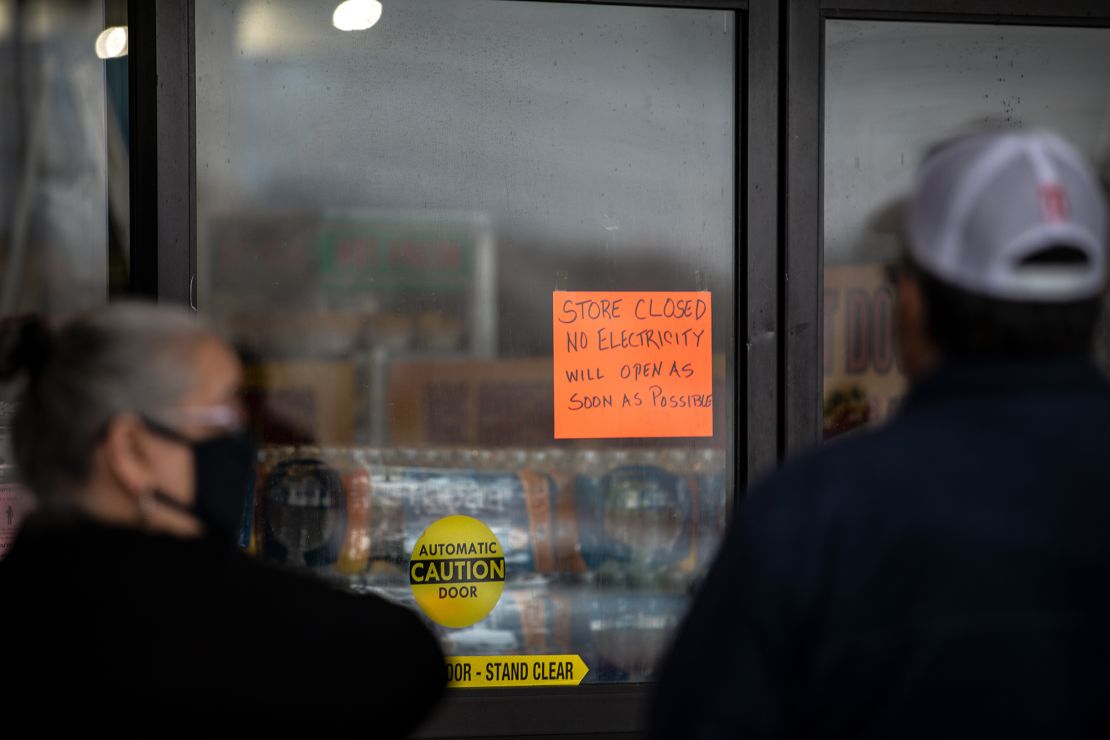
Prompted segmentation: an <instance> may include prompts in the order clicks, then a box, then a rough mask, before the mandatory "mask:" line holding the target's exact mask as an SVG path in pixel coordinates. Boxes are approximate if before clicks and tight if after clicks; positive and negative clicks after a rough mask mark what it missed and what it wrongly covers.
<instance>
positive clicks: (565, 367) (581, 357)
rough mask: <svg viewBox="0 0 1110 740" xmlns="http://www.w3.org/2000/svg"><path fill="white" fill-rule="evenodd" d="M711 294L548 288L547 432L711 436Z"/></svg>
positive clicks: (559, 436) (559, 435) (576, 436)
mask: <svg viewBox="0 0 1110 740" xmlns="http://www.w3.org/2000/svg"><path fill="white" fill-rule="evenodd" d="M711 307H712V301H711V300H710V294H709V292H708V291H699V292H675V293H660V292H589V293H574V292H567V291H555V293H554V294H553V295H552V340H553V342H554V355H555V438H556V439H586V438H595V439H596V438H600V437H710V436H712V435H713V362H712V349H713V336H712V329H711V325H712V318H711Z"/></svg>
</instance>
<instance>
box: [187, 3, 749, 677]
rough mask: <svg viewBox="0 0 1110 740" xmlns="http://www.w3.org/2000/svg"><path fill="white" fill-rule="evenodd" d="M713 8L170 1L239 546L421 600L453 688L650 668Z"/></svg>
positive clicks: (695, 297) (708, 416) (724, 269)
mask: <svg viewBox="0 0 1110 740" xmlns="http://www.w3.org/2000/svg"><path fill="white" fill-rule="evenodd" d="M352 8H353V9H354V10H352ZM367 9H369V10H370V11H372V13H371V14H370V15H369V16H368V15H367ZM379 10H380V11H381V12H380V15H379V14H378V11H379ZM356 11H357V12H356ZM735 21H736V18H735V16H734V14H733V13H732V12H725V11H712V10H691V9H663V8H647V7H632V6H606V5H597V4H589V5H584V4H572V3H542V2H511V1H505V0H453V1H452V2H450V3H445V2H442V0H406V1H405V2H397V3H381V4H380V7H379V6H378V4H377V3H367V2H360V3H343V4H342V5H341V6H339V7H337V6H336V3H335V2H334V1H332V2H299V1H297V2H294V1H292V0H289V1H287V2H260V1H259V2H253V1H247V0H244V1H242V2H222V3H197V5H196V29H195V31H196V32H195V38H196V157H197V159H196V173H197V214H198V215H197V267H198V305H199V306H200V309H201V311H202V312H203V313H205V314H206V315H207V316H209V317H210V318H211V319H212V320H213V321H214V322H216V323H217V324H218V325H219V326H221V327H222V328H223V329H224V330H225V331H226V332H227V333H228V334H229V335H230V336H232V337H233V338H234V340H235V341H236V343H237V344H238V345H239V347H240V348H241V349H242V351H243V353H244V356H245V357H247V360H248V365H249V367H248V384H249V389H248V396H249V403H250V406H251V408H252V410H253V412H254V414H255V422H254V424H255V431H256V433H257V434H258V435H259V437H260V438H261V440H262V441H263V442H264V447H263V450H262V452H261V458H260V462H259V469H258V476H257V482H256V492H255V497H254V502H253V504H252V509H251V511H250V512H248V514H247V523H246V526H245V527H244V532H243V545H244V546H245V547H247V548H248V549H249V550H250V551H251V552H252V553H254V554H255V555H256V556H258V557H261V558H265V559H268V560H273V561H276V562H281V563H285V564H288V565H293V566H296V567H301V568H305V569H308V570H310V571H312V572H314V573H316V574H318V575H319V576H320V577H323V578H328V579H333V580H335V581H337V582H339V583H341V584H342V585H344V586H345V587H348V588H351V589H355V590H364V591H372V592H376V593H379V594H384V595H386V596H387V597H389V598H393V599H396V600H398V601H401V602H403V603H406V604H409V605H410V606H412V608H414V609H418V610H420V611H421V612H422V613H423V614H424V615H425V616H426V617H427V619H428V622H429V625H431V626H433V627H434V628H435V629H436V630H437V632H438V634H439V635H440V636H441V638H442V642H443V645H444V647H445V649H446V650H447V652H448V654H449V655H451V656H456V657H458V656H468V657H466V659H465V660H464V659H462V658H459V660H457V661H456V663H455V668H453V670H456V671H457V673H455V674H453V678H454V679H455V684H456V685H458V686H478V685H500V686H517V685H541V686H547V685H566V684H577V683H578V682H580V681H583V677H584V681H585V683H593V682H598V683H600V682H636V681H645V680H650V678H651V676H652V672H653V669H654V666H655V664H656V662H657V660H658V658H659V656H660V654H661V651H662V650H663V648H664V646H665V644H666V642H667V640H668V638H669V635H670V633H671V631H672V630H673V629H674V628H675V627H676V626H677V624H678V622H679V620H680V619H681V617H682V616H683V614H684V611H685V609H686V606H687V602H688V596H689V594H690V592H691V590H692V588H693V586H694V584H695V583H696V582H697V579H698V578H699V577H700V576H701V575H702V574H703V573H704V571H705V569H706V567H707V566H708V564H709V563H710V561H711V559H712V557H713V555H714V552H715V549H716V546H717V543H718V542H719V539H720V537H721V534H722V531H723V528H724V525H725V517H726V503H727V501H728V499H729V498H730V496H731V492H732V490H733V486H734V476H733V474H732V472H731V471H732V470H733V469H734V467H735V457H734V450H735V440H734V432H733V430H734V428H735V427H736V422H737V420H736V418H735V412H734V409H735V396H734V393H735V391H734V388H735V378H734V373H735V368H734V355H735V335H736V326H735V323H734V314H735V310H734V309H735V306H734V293H735V288H736V267H735V263H736V248H737V245H736V238H735V233H736V224H737V220H738V218H739V214H737V213H736V191H735V188H736V182H735V176H734V171H735V167H736V146H737V131H736V121H735V117H734V110H735V103H736V88H737V81H736V78H735V65H736V54H737V44H738V42H737V30H736V22H735ZM341 27H342V28H348V27H351V28H355V27H357V28H358V29H359V30H352V31H343V30H340V28H341ZM574 321H577V322H579V323H578V324H577V326H575V327H574V329H573V330H572V329H571V328H569V326H570V323H571V322H574ZM579 329H581V330H582V331H581V332H579ZM636 352H640V354H636ZM632 358H636V359H632ZM637 407H638V410H637ZM459 516H461V517H466V518H465V519H452V518H451V517H459ZM464 561H465V562H464ZM539 655H551V656H561V658H560V659H559V660H545V661H539V660H537V661H531V662H528V661H527V659H526V658H527V656H539ZM483 656H484V658H485V661H484V662H483ZM503 658H504V659H503ZM517 658H521V659H522V660H516V659H517ZM579 661H580V663H579ZM491 663H492V664H496V665H497V666H498V667H497V668H494V669H490V670H488V671H485V672H479V671H477V670H476V668H475V667H476V666H480V665H481V666H488V665H490V664H491ZM514 666H515V667H514ZM520 666H528V669H527V674H524V673H521V671H522V669H521V668H520ZM536 666H541V667H543V666H546V667H544V668H543V670H537V669H536ZM585 670H588V673H583V672H584V671H585ZM468 671H469V672H468ZM480 676H485V678H481V677H480ZM468 677H469V678H468ZM490 677H492V678H490ZM471 679H473V680H471Z"/></svg>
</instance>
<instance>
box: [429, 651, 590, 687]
mask: <svg viewBox="0 0 1110 740" xmlns="http://www.w3.org/2000/svg"><path fill="white" fill-rule="evenodd" d="M589 672H590V669H589V668H588V667H587V666H586V664H585V663H584V662H583V661H582V658H581V657H580V656H577V655H460V656H456V657H453V658H448V659H447V685H448V686H452V687H454V688H458V689H482V688H503V687H506V686H577V685H578V684H580V683H582V679H583V678H585V677H586V674H587V673H589Z"/></svg>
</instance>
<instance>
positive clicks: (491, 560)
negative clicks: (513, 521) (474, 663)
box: [409, 515, 505, 628]
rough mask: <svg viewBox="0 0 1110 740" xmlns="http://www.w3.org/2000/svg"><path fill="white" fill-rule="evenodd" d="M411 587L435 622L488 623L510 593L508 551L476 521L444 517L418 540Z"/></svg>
mask: <svg viewBox="0 0 1110 740" xmlns="http://www.w3.org/2000/svg"><path fill="white" fill-rule="evenodd" d="M409 585H410V586H411V587H412V593H413V596H415V597H416V603H417V604H418V605H419V606H420V608H421V609H422V610H423V611H424V613H425V614H427V615H428V617H430V618H431V619H432V621H434V622H436V623H437V624H441V625H443V626H444V627H454V628H458V627H469V626H470V625H472V624H474V623H475V622H479V621H481V620H482V619H485V617H486V615H487V614H489V613H490V611H492V610H493V607H494V606H496V605H497V602H498V600H499V599H500V598H501V592H502V591H504V590H505V552H504V551H503V550H502V549H501V543H500V542H498V541H497V537H495V536H494V534H493V532H492V531H491V530H490V528H489V527H487V526H486V525H485V524H483V523H482V522H480V521H478V520H477V519H474V518H473V517H469V516H458V515H456V516H448V517H444V518H443V519H440V520H439V521H436V522H433V523H432V524H429V525H428V528H427V529H425V530H424V534H422V535H420V539H418V540H417V541H416V546H415V547H413V549H412V559H411V560H410V561H409Z"/></svg>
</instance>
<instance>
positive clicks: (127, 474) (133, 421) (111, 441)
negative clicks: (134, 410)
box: [101, 414, 154, 499]
mask: <svg viewBox="0 0 1110 740" xmlns="http://www.w3.org/2000/svg"><path fill="white" fill-rule="evenodd" d="M147 436H148V435H147V432H146V427H145V426H143V423H142V420H141V419H139V417H137V416H135V415H134V414H119V415H118V416H116V417H115V418H113V419H112V420H111V421H110V422H109V423H108V430H107V434H106V435H105V438H104V443H103V445H102V447H101V449H102V450H103V454H104V464H105V468H106V472H107V473H108V475H110V476H111V477H112V480H113V481H114V482H115V483H116V485H117V486H119V488H120V489H121V490H122V491H124V492H125V493H127V494H128V495H129V496H132V497H134V498H136V499H140V498H142V497H143V496H145V495H147V494H148V493H149V492H150V490H151V488H152V487H153V484H154V474H153V469H152V467H151V464H150V454H149V450H148V449H147Z"/></svg>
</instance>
